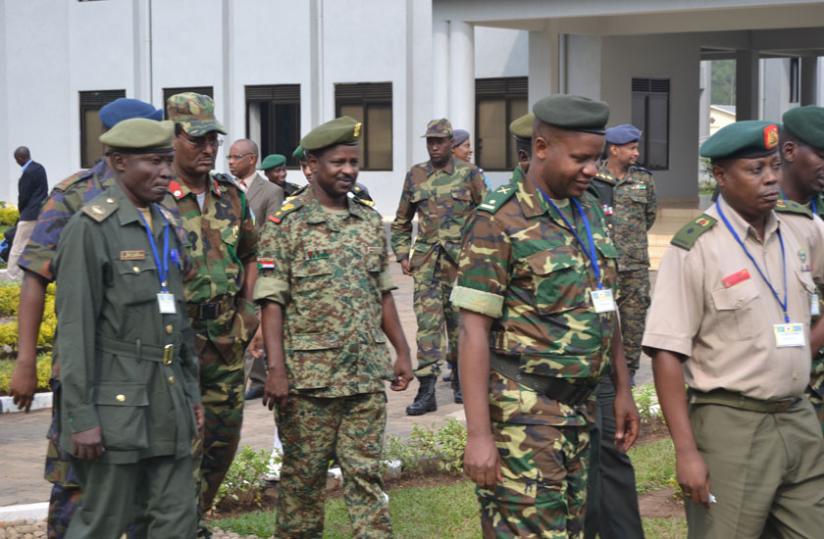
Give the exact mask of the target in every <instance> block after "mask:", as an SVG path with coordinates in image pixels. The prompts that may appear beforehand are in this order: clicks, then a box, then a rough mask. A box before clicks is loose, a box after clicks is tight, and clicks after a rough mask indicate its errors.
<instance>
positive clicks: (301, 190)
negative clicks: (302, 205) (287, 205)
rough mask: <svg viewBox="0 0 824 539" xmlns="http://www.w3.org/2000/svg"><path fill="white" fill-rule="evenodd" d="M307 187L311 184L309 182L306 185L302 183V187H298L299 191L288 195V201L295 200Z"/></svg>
mask: <svg viewBox="0 0 824 539" xmlns="http://www.w3.org/2000/svg"><path fill="white" fill-rule="evenodd" d="M307 189H309V184H308V183H307V184H306V185H301V186H300V187H298V190H297V191H295V192H294V193H292V194H291V195H289V196H288V197H286V202H289V201H291V200H294V198H295V197H297V196H299V195H302V194H303V193H305V192H306V190H307Z"/></svg>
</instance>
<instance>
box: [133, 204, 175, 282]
mask: <svg viewBox="0 0 824 539" xmlns="http://www.w3.org/2000/svg"><path fill="white" fill-rule="evenodd" d="M157 213H158V214H159V215H160V217H161V218H162V219H163V260H162V261H161V260H160V255H159V254H158V252H157V243H155V239H154V234H152V229H151V227H150V226H149V223H147V222H146V218H145V217H143V213H142V212H141V211H140V210H138V212H137V214H138V215H139V216H140V220H141V221H142V222H143V228H145V229H146V237H148V238H149V247H151V248H152V256H153V257H154V261H155V265H156V266H157V275H158V277H159V278H160V291H161V292H168V291H169V283H168V281H167V279H168V277H169V221H167V220H166V217H164V216H163V212H161V211H158V212H157ZM161 262H162V263H161Z"/></svg>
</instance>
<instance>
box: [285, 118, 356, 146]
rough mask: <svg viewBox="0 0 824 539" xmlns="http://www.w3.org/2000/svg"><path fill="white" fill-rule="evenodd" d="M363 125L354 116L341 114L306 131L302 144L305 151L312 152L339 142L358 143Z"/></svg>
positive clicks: (301, 140)
mask: <svg viewBox="0 0 824 539" xmlns="http://www.w3.org/2000/svg"><path fill="white" fill-rule="evenodd" d="M361 126H362V124H361V123H360V122H359V121H357V120H355V119H354V118H350V117H349V116H341V117H340V118H335V119H334V120H330V121H328V122H326V123H323V124H320V125H319V126H317V127H316V128H314V129H312V130H311V131H309V132H308V133H306V135H305V136H304V137H303V138H302V139H300V145H301V146H302V147H303V149H304V150H305V151H310V152H311V151H313V150H320V149H323V148H327V147H329V146H334V145H337V144H356V143H357V142H358V140H360V136H361Z"/></svg>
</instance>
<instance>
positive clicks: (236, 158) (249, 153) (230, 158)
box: [226, 152, 255, 161]
mask: <svg viewBox="0 0 824 539" xmlns="http://www.w3.org/2000/svg"><path fill="white" fill-rule="evenodd" d="M247 155H255V154H253V153H252V152H246V153H242V154H238V155H233V154H229V155H227V156H226V159H227V160H229V161H237V160H238V159H243V158H244V157H246V156H247Z"/></svg>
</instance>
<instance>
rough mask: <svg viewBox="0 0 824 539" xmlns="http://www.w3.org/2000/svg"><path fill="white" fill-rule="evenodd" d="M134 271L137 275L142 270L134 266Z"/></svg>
mask: <svg viewBox="0 0 824 539" xmlns="http://www.w3.org/2000/svg"><path fill="white" fill-rule="evenodd" d="M132 271H133V272H135V273H140V268H139V267H137V266H132Z"/></svg>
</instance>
